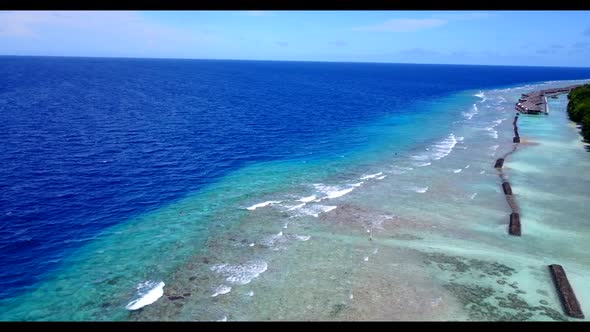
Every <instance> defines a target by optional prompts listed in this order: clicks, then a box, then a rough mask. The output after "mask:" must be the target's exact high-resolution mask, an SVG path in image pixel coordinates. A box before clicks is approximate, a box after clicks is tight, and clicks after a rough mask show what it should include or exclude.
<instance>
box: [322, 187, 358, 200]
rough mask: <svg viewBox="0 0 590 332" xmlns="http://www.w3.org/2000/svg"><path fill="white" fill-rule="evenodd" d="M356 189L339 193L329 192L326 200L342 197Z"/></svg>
mask: <svg viewBox="0 0 590 332" xmlns="http://www.w3.org/2000/svg"><path fill="white" fill-rule="evenodd" d="M353 190H354V188H348V189H342V190H337V191H332V192H328V195H327V196H326V198H337V197H342V196H344V195H346V194H348V193H350V192H351V191H353Z"/></svg>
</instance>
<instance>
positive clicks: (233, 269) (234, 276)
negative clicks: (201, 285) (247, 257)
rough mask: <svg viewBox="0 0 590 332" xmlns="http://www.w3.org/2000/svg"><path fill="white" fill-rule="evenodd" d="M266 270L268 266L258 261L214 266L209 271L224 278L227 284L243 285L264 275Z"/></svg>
mask: <svg viewBox="0 0 590 332" xmlns="http://www.w3.org/2000/svg"><path fill="white" fill-rule="evenodd" d="M267 268H268V264H267V263H266V262H265V261H263V260H260V259H259V260H253V261H249V262H246V263H243V264H216V265H214V266H212V267H211V270H212V271H213V272H216V273H219V274H221V275H222V276H224V277H225V280H226V281H227V282H230V283H232V284H238V285H245V284H248V283H250V281H252V279H254V278H256V277H258V276H259V275H261V274H262V273H264V271H266V269H267Z"/></svg>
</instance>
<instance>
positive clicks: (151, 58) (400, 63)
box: [0, 54, 590, 69]
mask: <svg viewBox="0 0 590 332" xmlns="http://www.w3.org/2000/svg"><path fill="white" fill-rule="evenodd" d="M0 57H47V58H90V59H144V60H197V61H199V60H201V61H202V60H205V61H266V62H320V63H359V64H398V65H431V66H488V67H531V68H539V67H542V68H578V69H590V66H589V67H577V66H549V65H539V66H530V65H498V64H465V63H416V62H386V61H337V60H277V59H219V58H182V57H178V58H177V57H159V58H158V57H137V56H89V55H22V54H21V55H17V54H0Z"/></svg>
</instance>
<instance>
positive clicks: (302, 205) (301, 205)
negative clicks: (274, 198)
mask: <svg viewBox="0 0 590 332" xmlns="http://www.w3.org/2000/svg"><path fill="white" fill-rule="evenodd" d="M314 197H315V196H314ZM305 204H306V203H301V204H299V205H295V206H291V207H289V208H288V209H287V211H293V210H297V209H300V208H302V207H304V206H305Z"/></svg>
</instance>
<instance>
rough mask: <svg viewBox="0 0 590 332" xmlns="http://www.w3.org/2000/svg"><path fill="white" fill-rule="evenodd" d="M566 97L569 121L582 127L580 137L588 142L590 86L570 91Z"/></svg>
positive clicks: (589, 138)
mask: <svg viewBox="0 0 590 332" xmlns="http://www.w3.org/2000/svg"><path fill="white" fill-rule="evenodd" d="M567 97H568V99H569V103H568V105H567V114H568V116H569V118H570V120H572V121H574V122H577V123H580V124H581V125H582V136H584V139H585V140H586V141H588V142H590V84H585V85H582V86H579V87H577V88H574V89H572V91H570V93H569V94H568V95H567Z"/></svg>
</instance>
